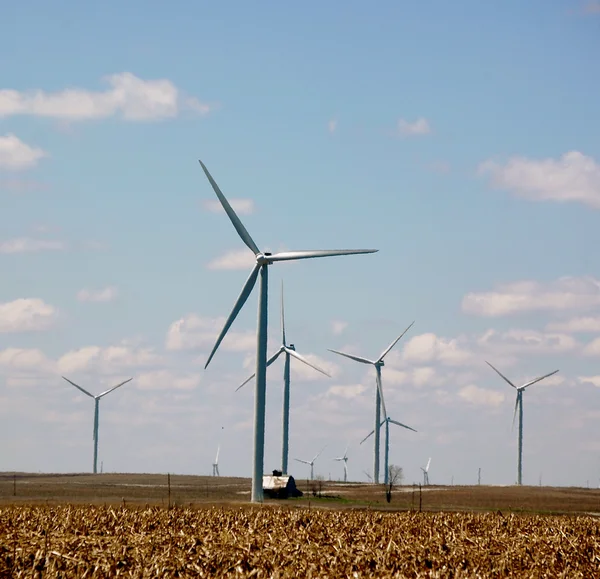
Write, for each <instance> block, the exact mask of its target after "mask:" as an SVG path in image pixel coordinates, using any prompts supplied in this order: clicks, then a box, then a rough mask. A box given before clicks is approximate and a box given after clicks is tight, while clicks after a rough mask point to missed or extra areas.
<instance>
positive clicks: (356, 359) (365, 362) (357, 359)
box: [327, 348, 375, 364]
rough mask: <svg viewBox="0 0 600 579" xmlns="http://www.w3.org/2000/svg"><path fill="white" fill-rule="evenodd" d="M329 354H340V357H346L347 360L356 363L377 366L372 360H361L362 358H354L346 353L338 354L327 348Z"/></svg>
mask: <svg viewBox="0 0 600 579" xmlns="http://www.w3.org/2000/svg"><path fill="white" fill-rule="evenodd" d="M327 350H328V351H329V352H333V353H334V354H339V355H340V356H344V357H346V358H350V360H354V361H355V362H360V363H361V364H375V362H373V361H372V360H367V359H366V358H361V357H360V356H353V355H352V354H344V352H338V351H337V350H331V349H330V348H327Z"/></svg>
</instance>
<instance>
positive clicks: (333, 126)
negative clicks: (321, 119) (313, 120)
mask: <svg viewBox="0 0 600 579" xmlns="http://www.w3.org/2000/svg"><path fill="white" fill-rule="evenodd" d="M337 124H338V122H337V119H330V120H329V122H328V123H327V130H328V131H329V133H330V134H332V135H333V133H335V132H336V130H337Z"/></svg>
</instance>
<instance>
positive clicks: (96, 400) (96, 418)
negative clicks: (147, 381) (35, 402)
mask: <svg viewBox="0 0 600 579" xmlns="http://www.w3.org/2000/svg"><path fill="white" fill-rule="evenodd" d="M62 378H63V380H66V381H67V382H68V383H69V384H72V385H73V386H75V388H77V389H78V390H81V392H83V393H84V394H85V395H87V396H89V397H90V398H93V399H94V474H96V473H97V472H98V423H99V419H100V399H101V398H104V396H106V395H107V394H110V393H111V392H112V391H113V390H116V389H117V388H119V387H120V386H123V384H127V382H131V380H133V378H129V379H127V380H125V381H124V382H121V383H120V384H117V385H116V386H113V387H112V388H109V389H108V390H105V391H104V392H102V393H101V394H98V396H94V395H93V394H90V393H89V392H88V391H87V390H85V389H84V388H82V387H81V386H79V385H77V384H75V382H72V381H71V380H69V379H68V378H65V377H64V376H63V377H62Z"/></svg>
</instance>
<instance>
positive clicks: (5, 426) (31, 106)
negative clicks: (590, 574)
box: [0, 0, 600, 486]
mask: <svg viewBox="0 0 600 579" xmlns="http://www.w3.org/2000/svg"><path fill="white" fill-rule="evenodd" d="M426 4H427V6H425V5H421V4H419V3H409V2H391V1H382V2H379V3H376V4H375V5H368V4H367V3H364V2H355V1H351V2H346V3H344V6H343V7H342V6H340V5H339V4H335V5H334V4H333V3H330V5H329V6H323V3H322V2H314V1H312V0H309V1H308V2H303V3H300V4H296V5H294V6H291V5H290V4H289V3H285V5H283V4H280V3H275V2H259V3H258V4H257V3H252V6H250V5H248V4H247V3H244V2H239V1H238V2H231V3H227V5H225V4H222V3H214V2H213V3H205V2H200V3H192V2H181V3H180V5H179V6H177V5H169V4H168V3H159V2H151V3H147V2H141V1H139V0H135V1H131V2H128V3H126V4H123V3H122V2H116V1H113V0H108V1H107V2H104V3H100V4H98V3H96V4H93V5H92V4H89V3H85V4H82V3H78V2H73V1H68V0H65V1H64V2H61V3H60V9H59V8H58V5H57V4H56V3H52V6H51V4H50V3H45V2H41V1H39V0H38V1H33V0H30V1H28V0H24V1H22V2H18V3H17V2H13V3H8V4H6V5H5V6H4V7H3V17H2V19H1V21H0V204H1V210H0V224H1V230H0V268H1V270H2V284H1V287H0V445H1V446H0V448H1V452H0V470H25V471H35V472H37V471H50V472H65V471H69V472H70V471H77V472H80V471H88V470H90V469H91V466H92V421H93V402H92V400H90V399H89V398H87V397H86V396H84V395H83V394H81V393H80V392H79V391H77V390H76V389H75V388H73V387H72V386H71V385H69V384H68V383H67V382H65V381H63V380H62V379H61V378H60V376H61V375H64V376H67V377H69V378H70V379H72V380H74V381H76V382H78V383H80V384H81V385H83V386H84V388H87V389H89V390H91V391H93V392H95V393H98V392H101V391H102V389H104V388H106V387H109V386H111V385H113V384H116V383H117V382H119V381H121V380H124V379H125V378H128V377H131V376H133V377H134V379H133V381H132V382H130V383H129V384H127V385H125V386H123V387H122V388H121V389H119V390H117V391H115V392H114V393H112V394H110V395H109V396H107V397H106V398H104V399H103V400H102V402H101V405H100V408H101V412H100V450H99V459H100V460H101V461H102V462H103V465H104V470H105V471H129V472H167V471H170V472H179V473H198V474H208V473H210V471H211V463H212V461H213V458H214V455H215V452H216V449H217V445H219V444H220V445H221V456H220V471H221V474H223V475H240V476H249V475H250V468H251V455H252V444H251V441H252V419H253V387H252V386H246V387H245V388H244V389H242V390H241V391H240V392H237V393H234V390H235V388H236V386H237V385H238V384H239V383H241V381H243V380H244V379H245V378H246V377H247V375H248V374H249V373H251V372H252V367H253V357H254V347H255V340H254V336H255V324H256V293H255V294H253V296H251V298H250V300H249V301H248V302H247V305H246V307H245V308H244V311H243V312H242V314H241V315H240V316H239V318H238V319H237V320H236V322H235V324H234V325H233V327H232V329H231V331H230V334H229V335H228V337H227V338H226V339H225V341H224V342H223V344H222V346H221V348H220V350H219V351H218V353H217V355H216V356H215V358H214V360H213V362H212V363H211V365H210V366H209V368H208V370H206V371H205V370H204V369H203V368H204V363H205V361H206V358H207V354H208V353H209V351H210V349H211V347H212V344H213V342H214V339H215V337H216V335H217V333H218V331H219V330H220V328H221V326H222V324H223V321H224V319H225V317H226V316H227V314H228V313H229V311H230V309H231V307H232V306H233V303H234V301H235V299H236V297H237V295H238V293H239V291H240V289H241V287H242V285H243V283H244V281H245V279H246V277H247V275H248V273H249V270H250V268H251V267H252V262H253V259H252V254H251V252H250V251H249V250H248V249H247V248H246V247H245V246H244V245H243V243H242V242H241V241H240V239H239V238H238V236H237V234H236V232H235V230H234V229H233V227H232V226H231V224H230V222H229V220H228V219H227V217H226V215H225V214H224V212H223V211H222V210H221V209H220V208H219V206H218V205H217V204H216V198H215V196H214V193H213V192H212V190H211V188H210V185H209V183H208V182H207V180H206V178H205V177H204V175H203V173H202V171H201V169H200V167H199V165H198V162H197V159H199V158H201V159H202V160H203V161H204V162H205V163H206V164H207V166H208V167H209V169H210V171H211V172H212V174H213V176H214V177H215V179H216V180H217V182H218V183H219V185H220V186H221V188H222V190H223V191H224V193H225V194H226V195H228V196H229V198H230V199H231V200H232V204H233V205H234V207H235V208H236V210H237V211H238V213H239V214H240V216H241V218H242V219H243V221H244V223H245V224H246V227H247V228H248V230H249V231H250V233H251V234H252V236H253V237H254V239H255V240H256V242H257V244H258V245H259V246H260V247H261V249H263V250H272V251H277V250H281V249H312V248H344V247H367V248H369V247H373V248H378V249H379V250H380V251H379V252H378V253H376V254H373V255H366V256H355V257H344V258H335V259H322V260H308V261H305V262H295V263H289V264H284V265H282V264H276V265H274V266H273V267H272V268H271V269H270V282H271V286H270V290H271V291H270V310H269V315H270V321H269V333H270V335H269V340H270V341H269V350H270V351H274V350H275V349H276V348H277V346H278V343H279V329H278V328H279V311H278V310H279V305H278V304H279V299H280V283H281V280H284V282H285V292H286V293H285V297H286V321H287V332H288V337H289V339H290V341H291V342H292V343H294V344H295V345H296V348H297V349H298V351H299V352H300V353H303V354H305V355H306V356H307V357H309V358H310V359H311V360H313V361H314V362H315V363H317V364H320V365H322V367H324V368H325V369H327V370H328V371H330V373H331V374H332V377H331V378H326V377H324V376H322V375H320V374H318V373H316V372H314V371H312V370H310V369H309V368H305V367H301V366H298V365H297V364H295V363H294V364H292V414H291V441H290V455H291V457H292V458H293V457H298V458H303V459H310V458H311V457H312V456H313V455H314V454H316V453H317V452H318V451H319V450H320V449H321V448H322V446H323V445H325V444H327V445H328V446H327V448H326V449H325V451H324V452H323V454H322V455H321V457H320V458H319V459H318V461H317V463H316V465H315V470H316V472H318V473H321V474H323V475H324V476H325V477H329V476H331V477H332V478H337V477H339V476H341V474H342V468H341V464H340V463H336V462H333V461H332V460H331V459H332V458H333V457H335V456H339V455H340V454H342V453H343V452H344V448H345V447H346V444H349V445H350V448H349V451H348V452H349V456H350V460H349V464H348V466H349V470H350V477H351V478H353V479H360V480H366V475H365V474H364V473H363V471H364V470H367V471H370V469H371V464H372V452H373V451H372V445H370V444H367V443H365V444H363V445H362V446H359V445H358V443H359V442H360V440H361V439H362V438H363V437H364V436H365V435H366V434H367V433H368V432H369V431H370V430H371V429H372V427H373V420H374V417H373V414H374V371H373V369H372V368H369V367H367V366H362V365H360V364H357V363H355V362H352V361H350V360H346V359H344V358H341V357H339V356H336V355H334V354H331V353H330V352H328V351H327V348H333V349H338V350H344V351H347V352H351V353H355V354H358V355H362V356H366V357H369V358H375V357H377V356H378V355H379V353H381V352H382V351H383V350H384V349H385V348H386V346H387V345H388V344H389V343H390V342H391V341H392V340H393V339H394V338H395V337H396V336H397V335H398V334H400V333H401V332H402V331H403V330H404V328H405V327H406V326H407V325H408V324H409V323H410V322H412V321H413V320H415V325H414V326H413V328H412V329H411V330H410V332H409V333H408V334H407V335H406V336H405V337H404V338H403V339H402V341H400V342H399V343H398V345H397V346H396V347H395V348H394V350H392V352H391V353H390V354H389V355H388V357H387V358H386V366H385V368H384V370H383V380H384V391H385V395H386V402H387V408H388V412H389V414H390V416H391V417H392V418H394V419H396V420H399V421H401V422H404V423H406V424H409V425H410V426H412V427H414V428H415V429H417V430H418V433H416V434H415V433H412V432H409V431H406V430H401V429H399V428H398V429H396V428H394V429H393V430H392V435H391V460H392V462H394V463H396V464H400V465H402V466H403V467H404V469H405V474H406V479H405V480H406V482H413V481H416V480H419V478H420V469H419V467H420V466H422V465H424V464H425V463H426V461H427V459H428V457H432V463H431V470H430V479H431V481H432V482H434V483H435V482H437V483H445V484H448V483H450V482H451V480H454V483H455V484H469V483H474V482H475V481H476V480H477V469H478V468H479V467H481V469H482V480H483V482H485V483H494V484H511V483H513V482H514V481H515V479H516V456H517V455H516V448H517V447H516V442H517V441H516V429H515V430H511V424H512V413H513V407H514V391H513V390H512V388H510V386H508V385H507V384H506V383H504V382H503V381H502V380H501V379H500V378H499V377H498V376H497V375H496V374H494V372H493V371H492V370H491V369H490V368H489V367H488V366H486V364H485V360H488V361H490V362H491V363H492V364H494V365H496V366H497V367H498V368H500V369H501V370H502V371H503V372H505V373H506V374H507V375H508V376H509V377H510V378H511V379H513V380H514V381H522V382H524V381H526V380H528V379H530V378H533V377H536V376H538V375H541V374H545V373H548V372H550V371H552V370H555V369H557V368H558V369H560V372H559V373H558V374H557V375H556V376H553V377H552V378H550V379H548V380H546V381H544V382H541V383H539V384H536V385H535V386H532V387H531V388H530V389H529V390H527V392H526V394H525V397H524V408H525V444H524V482H525V483H527V484H538V482H539V480H540V476H541V477H542V480H543V483H545V484H557V485H586V484H588V481H589V484H590V485H594V486H595V485H597V484H598V482H599V478H600V435H599V433H598V426H597V425H598V419H599V418H600V390H599V388H600V269H599V265H600V264H599V258H598V247H599V245H600V228H599V227H598V217H599V216H600V145H599V144H598V143H599V141H598V135H599V134H600V116H599V115H598V102H600V70H599V68H598V58H597V57H598V54H599V50H600V3H598V2H587V3H586V2H585V1H583V2H580V1H579V0H573V1H570V0H563V1H559V0H553V1H548V0H543V1H542V0H534V1H533V2H528V3H526V4H527V5H526V6H525V4H524V3H523V2H521V1H517V0H507V1H505V2H502V3H496V5H495V6H492V5H491V4H490V5H488V4H489V3H483V2H476V1H475V0H463V1H462V2H460V3H459V6H457V5H456V3H452V4H450V3H447V2H445V1H442V0H435V1H433V2H428V3H426ZM459 8H460V9H459ZM282 371H283V366H282V364H281V363H280V362H278V363H277V364H275V365H273V366H272V367H271V368H270V369H269V374H268V377H269V381H268V406H267V448H266V463H265V468H266V470H270V469H272V468H275V467H278V466H279V454H280V445H281V441H280V437H281V426H280V425H281V386H282ZM292 464H295V466H293V470H292V474H295V475H296V476H298V477H304V476H305V475H306V474H307V473H308V467H306V466H305V465H301V464H299V463H292Z"/></svg>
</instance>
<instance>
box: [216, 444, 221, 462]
mask: <svg viewBox="0 0 600 579" xmlns="http://www.w3.org/2000/svg"><path fill="white" fill-rule="evenodd" d="M219 452H221V445H220V444H219V446H217V456H216V458H215V464H219Z"/></svg>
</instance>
